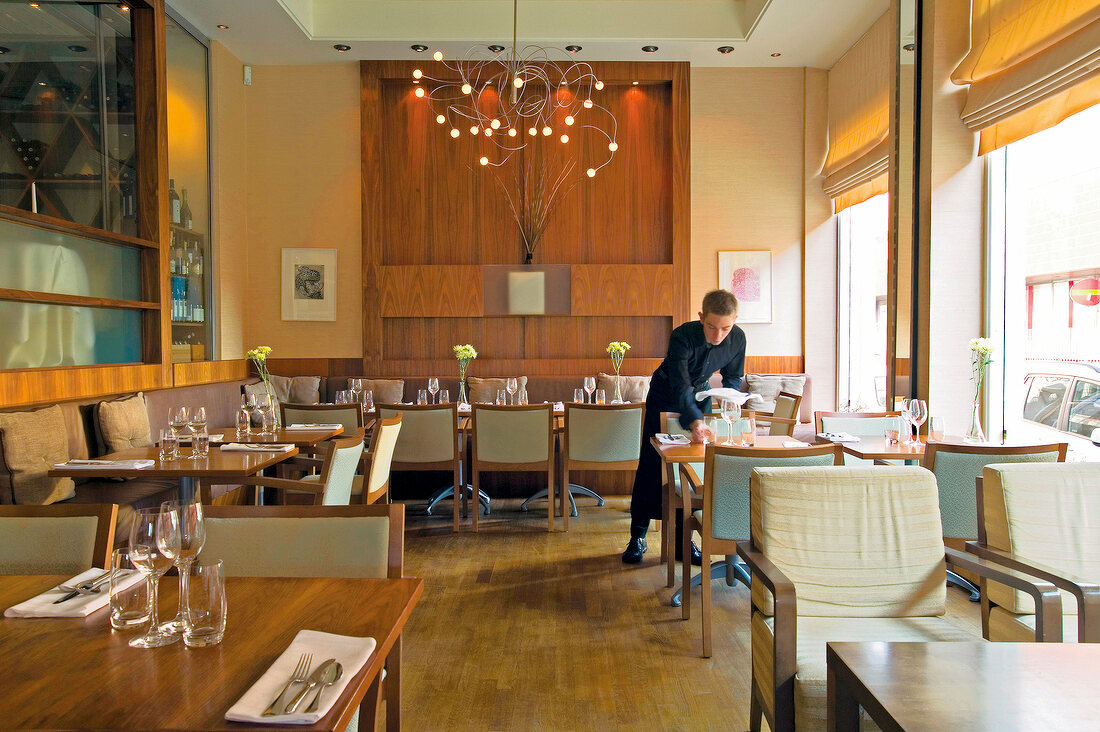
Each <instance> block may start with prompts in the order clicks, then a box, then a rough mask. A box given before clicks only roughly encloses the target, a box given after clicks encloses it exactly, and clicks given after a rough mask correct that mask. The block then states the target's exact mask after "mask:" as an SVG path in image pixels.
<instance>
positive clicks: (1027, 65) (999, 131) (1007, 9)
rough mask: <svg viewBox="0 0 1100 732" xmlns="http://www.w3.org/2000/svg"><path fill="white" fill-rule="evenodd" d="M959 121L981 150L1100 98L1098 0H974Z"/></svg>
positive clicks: (961, 68) (956, 78)
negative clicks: (977, 137) (975, 135)
mask: <svg viewBox="0 0 1100 732" xmlns="http://www.w3.org/2000/svg"><path fill="white" fill-rule="evenodd" d="M951 80H952V81H953V82H955V83H956V84H959V85H961V86H969V90H968V93H967V100H966V105H965V106H964V107H963V110H962V115H961V116H962V121H963V123H964V124H966V126H967V127H969V128H970V129H973V130H980V131H981V143H980V145H979V154H984V153H987V152H989V151H991V150H995V149H997V148H998V147H1002V146H1004V145H1007V144H1008V143H1010V142H1015V141H1016V140H1019V139H1022V138H1024V137H1027V136H1028V135H1031V134H1034V133H1036V132H1039V131H1041V130H1044V129H1047V128H1048V127H1053V126H1054V125H1056V124H1058V123H1059V122H1061V121H1062V120H1063V119H1065V118H1066V117H1069V116H1070V115H1072V114H1075V113H1076V112H1080V111H1081V110H1083V109H1086V108H1088V107H1090V106H1092V105H1093V104H1096V103H1097V102H1098V101H1100V0H972V2H971V8H970V51H969V53H967V54H966V57H965V58H963V60H962V61H961V62H960V63H959V65H958V67H956V69H955V71H954V72H953V73H952V74H951Z"/></svg>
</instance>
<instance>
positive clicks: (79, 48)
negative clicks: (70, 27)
mask: <svg viewBox="0 0 1100 732" xmlns="http://www.w3.org/2000/svg"><path fill="white" fill-rule="evenodd" d="M69 50H70V51H72V52H73V53H84V52H85V51H87V50H88V47H87V46H77V45H72V46H69Z"/></svg>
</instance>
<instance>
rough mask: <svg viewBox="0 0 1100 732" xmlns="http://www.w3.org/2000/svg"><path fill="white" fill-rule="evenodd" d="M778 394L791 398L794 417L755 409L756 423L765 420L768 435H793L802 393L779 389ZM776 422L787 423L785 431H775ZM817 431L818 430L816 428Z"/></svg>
mask: <svg viewBox="0 0 1100 732" xmlns="http://www.w3.org/2000/svg"><path fill="white" fill-rule="evenodd" d="M778 396H780V397H787V398H788V399H793V400H794V410H793V411H794V417H776V416H775V414H774V412H773V413H772V414H769V413H768V412H759V411H757V412H755V413H754V416H755V417H756V423H757V424H760V423H761V422H767V423H768V424H770V425H771V429H769V430H768V434H769V435H777V434H779V435H783V436H790V435H793V434H794V428H795V427H796V426H797V425H798V410H799V408H800V407H801V406H802V395H801V394H789V393H787V392H785V391H781V392H779V394H778ZM777 424H784V425H787V431H786V432H782V433H777V432H776V431H775V425H777ZM818 431H819V432H820V430H818Z"/></svg>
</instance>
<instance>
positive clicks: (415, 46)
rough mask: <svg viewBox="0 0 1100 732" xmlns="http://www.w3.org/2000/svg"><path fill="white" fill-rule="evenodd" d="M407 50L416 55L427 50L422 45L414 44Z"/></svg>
mask: <svg viewBox="0 0 1100 732" xmlns="http://www.w3.org/2000/svg"><path fill="white" fill-rule="evenodd" d="M409 48H411V49H412V50H414V51H416V52H417V53H424V52H425V51H427V50H428V47H427V46H425V45H424V44H423V43H414V44H413V45H411V46H409Z"/></svg>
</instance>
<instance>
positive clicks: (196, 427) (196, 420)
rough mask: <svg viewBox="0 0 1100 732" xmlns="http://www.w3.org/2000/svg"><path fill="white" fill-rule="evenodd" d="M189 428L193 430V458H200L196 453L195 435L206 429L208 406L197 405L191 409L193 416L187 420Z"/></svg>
mask: <svg viewBox="0 0 1100 732" xmlns="http://www.w3.org/2000/svg"><path fill="white" fill-rule="evenodd" d="M187 429H189V430H191V458H192V459H193V460H194V459H198V458H199V457H200V456H199V455H198V454H196V450H195V449H194V448H195V435H197V434H198V433H200V432H203V431H205V430H206V407H195V408H194V409H192V410H191V418H190V419H188V420H187Z"/></svg>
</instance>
